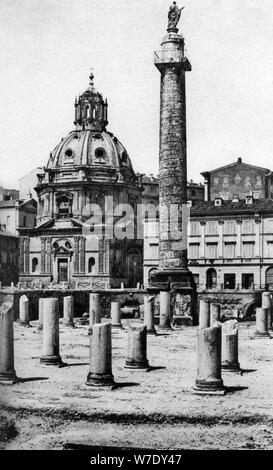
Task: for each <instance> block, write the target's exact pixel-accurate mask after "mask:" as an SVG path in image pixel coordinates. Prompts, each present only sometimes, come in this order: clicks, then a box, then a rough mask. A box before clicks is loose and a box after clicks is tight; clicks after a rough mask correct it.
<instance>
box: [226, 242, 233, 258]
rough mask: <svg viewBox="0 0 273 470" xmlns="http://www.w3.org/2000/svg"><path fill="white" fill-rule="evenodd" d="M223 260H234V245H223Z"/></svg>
mask: <svg viewBox="0 0 273 470" xmlns="http://www.w3.org/2000/svg"><path fill="white" fill-rule="evenodd" d="M224 258H229V259H230V258H235V243H224Z"/></svg>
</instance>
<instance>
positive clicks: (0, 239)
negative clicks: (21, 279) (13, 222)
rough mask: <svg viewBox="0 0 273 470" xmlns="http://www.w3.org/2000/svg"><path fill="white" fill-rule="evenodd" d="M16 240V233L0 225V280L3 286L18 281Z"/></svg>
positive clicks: (17, 240)
mask: <svg viewBox="0 0 273 470" xmlns="http://www.w3.org/2000/svg"><path fill="white" fill-rule="evenodd" d="M18 242H19V239H18V237H17V236H16V235H14V234H12V233H10V232H8V231H7V230H5V229H3V228H2V227H0V282H1V283H2V285H3V286H7V285H10V283H11V282H17V281H18V271H19V270H18Z"/></svg>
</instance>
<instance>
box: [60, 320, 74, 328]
mask: <svg viewBox="0 0 273 470" xmlns="http://www.w3.org/2000/svg"><path fill="white" fill-rule="evenodd" d="M63 325H64V326H70V327H71V328H75V323H74V322H73V321H72V322H69V321H67V322H63Z"/></svg>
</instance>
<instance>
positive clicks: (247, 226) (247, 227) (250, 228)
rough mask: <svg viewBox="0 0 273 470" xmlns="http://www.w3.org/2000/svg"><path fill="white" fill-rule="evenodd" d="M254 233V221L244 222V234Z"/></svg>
mask: <svg viewBox="0 0 273 470" xmlns="http://www.w3.org/2000/svg"><path fill="white" fill-rule="evenodd" d="M253 232H254V225H253V220H243V226H242V233H243V234H250V233H253Z"/></svg>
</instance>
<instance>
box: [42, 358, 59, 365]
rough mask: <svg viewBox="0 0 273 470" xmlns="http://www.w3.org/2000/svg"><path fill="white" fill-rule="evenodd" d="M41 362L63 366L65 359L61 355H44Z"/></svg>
mask: <svg viewBox="0 0 273 470" xmlns="http://www.w3.org/2000/svg"><path fill="white" fill-rule="evenodd" d="M40 364H43V365H44V366H62V365H63V361H62V358H61V356H43V357H41V358H40Z"/></svg>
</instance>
